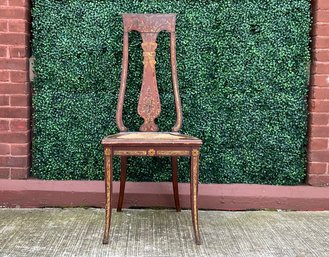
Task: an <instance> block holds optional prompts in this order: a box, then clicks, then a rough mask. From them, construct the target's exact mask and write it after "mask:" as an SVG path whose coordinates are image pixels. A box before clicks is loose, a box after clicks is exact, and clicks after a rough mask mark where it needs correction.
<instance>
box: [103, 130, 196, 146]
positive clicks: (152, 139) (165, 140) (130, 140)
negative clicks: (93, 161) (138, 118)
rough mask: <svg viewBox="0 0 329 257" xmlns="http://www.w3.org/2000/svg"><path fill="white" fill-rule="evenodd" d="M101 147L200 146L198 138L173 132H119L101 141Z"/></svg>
mask: <svg viewBox="0 0 329 257" xmlns="http://www.w3.org/2000/svg"><path fill="white" fill-rule="evenodd" d="M102 144H103V145H107V144H108V145H153V144H161V145H201V144H202V141H201V140H200V139H199V138H196V137H192V136H189V135H184V134H180V133H175V132H121V133H118V134H114V135H110V136H107V137H105V138H104V139H103V140H102Z"/></svg>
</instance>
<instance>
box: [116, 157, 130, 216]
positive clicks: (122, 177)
mask: <svg viewBox="0 0 329 257" xmlns="http://www.w3.org/2000/svg"><path fill="white" fill-rule="evenodd" d="M127 160H128V156H121V173H120V192H119V200H118V207H117V211H118V212H120V211H121V210H122V205H123V198H124V194H125V187H126V177H127Z"/></svg>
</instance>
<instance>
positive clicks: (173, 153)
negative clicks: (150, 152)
mask: <svg viewBox="0 0 329 257" xmlns="http://www.w3.org/2000/svg"><path fill="white" fill-rule="evenodd" d="M157 153H158V155H164V156H177V155H189V154H190V152H189V151H157Z"/></svg>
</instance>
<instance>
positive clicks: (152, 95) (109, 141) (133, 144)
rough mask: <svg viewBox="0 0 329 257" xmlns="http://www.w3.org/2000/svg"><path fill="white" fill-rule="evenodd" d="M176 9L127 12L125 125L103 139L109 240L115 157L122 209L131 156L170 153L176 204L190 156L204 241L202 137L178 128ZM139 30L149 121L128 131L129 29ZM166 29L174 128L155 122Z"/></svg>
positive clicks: (141, 107) (142, 106)
mask: <svg viewBox="0 0 329 257" xmlns="http://www.w3.org/2000/svg"><path fill="white" fill-rule="evenodd" d="M175 23H176V15H175V14H124V15H123V25H124V36H123V60H122V73H121V84H120V91H119V99H118V105H117V113H116V123H117V127H118V129H119V131H120V133H118V134H114V135H109V136H107V137H105V138H104V139H103V140H102V144H103V145H104V156H105V157H104V159H105V185H106V186H105V189H106V219H105V230H104V239H103V243H104V244H106V243H108V240H109V231H110V221H111V198H112V196H111V195H112V157H113V156H119V157H120V158H121V176H120V193H119V200H118V206H117V211H121V209H122V205H123V199H124V190H125V183H126V170H127V158H128V156H150V157H154V156H168V157H171V164H172V172H173V173H172V186H173V192H174V200H175V207H176V210H177V211H180V210H181V208H180V203H179V192H178V157H190V158H191V184H190V185H191V192H190V195H191V209H192V222H193V230H194V235H195V242H196V243H197V244H201V239H200V232H199V222H198V203H197V199H198V172H199V149H200V146H201V144H202V141H201V140H200V139H198V138H196V137H192V136H188V135H183V134H180V133H178V131H179V130H180V128H181V126H182V121H183V116H182V107H181V100H180V96H179V89H178V78H177V68H176V66H177V64H176V32H175ZM132 30H136V31H138V32H140V33H141V36H142V40H143V42H142V48H143V56H144V59H143V65H144V69H143V81H142V85H141V92H140V96H139V101H138V108H137V111H138V114H139V115H140V116H141V117H142V118H143V120H144V123H143V124H142V125H141V127H140V131H141V132H127V131H128V129H127V128H126V127H125V126H124V124H123V121H122V111H123V105H124V97H125V91H126V81H127V74H128V33H129V32H130V31H132ZM162 30H166V31H168V32H169V33H170V62H171V70H172V82H173V94H174V99H175V109H176V123H175V124H174V126H173V127H172V132H157V131H158V130H159V128H158V126H157V125H156V123H155V120H156V118H157V117H159V115H160V112H161V103H160V97H159V92H158V87H157V80H156V70H155V67H156V59H155V56H156V52H155V51H156V48H157V43H156V39H157V36H158V33H159V32H160V31H162Z"/></svg>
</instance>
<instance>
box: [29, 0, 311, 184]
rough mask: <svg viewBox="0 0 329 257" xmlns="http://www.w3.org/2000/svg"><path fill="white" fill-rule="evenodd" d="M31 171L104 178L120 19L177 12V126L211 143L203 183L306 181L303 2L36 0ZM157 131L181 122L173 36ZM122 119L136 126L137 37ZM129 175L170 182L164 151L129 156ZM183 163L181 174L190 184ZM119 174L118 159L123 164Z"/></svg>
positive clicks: (161, 68) (164, 48)
mask: <svg viewBox="0 0 329 257" xmlns="http://www.w3.org/2000/svg"><path fill="white" fill-rule="evenodd" d="M33 5H34V6H33V30H32V31H33V47H32V48H33V55H34V56H35V59H36V61H35V67H34V69H35V73H36V79H35V81H34V83H33V90H34V95H33V107H34V137H33V168H32V174H33V175H34V176H36V177H38V178H42V179H102V178H103V166H102V165H103V159H102V158H103V156H102V147H101V145H100V141H101V139H102V138H103V137H104V136H105V135H108V134H111V133H116V132H117V129H116V126H115V108H116V103H117V94H118V89H119V79H120V71H121V58H122V35H123V32H122V29H123V28H122V21H121V14H122V13H125V12H137V13H169V12H170V13H177V59H178V76H179V86H180V91H181V96H182V102H183V112H184V125H183V130H182V132H184V133H188V134H191V135H195V136H198V137H200V138H201V139H203V140H204V146H203V148H202V156H201V157H202V159H201V167H200V169H201V170H200V172H201V173H200V180H201V182H204V183H262V184H298V183H301V182H303V179H304V176H305V166H306V165H305V164H306V160H305V156H306V149H305V146H306V131H307V85H308V75H309V74H308V70H309V61H310V56H309V29H310V22H311V20H310V3H309V1H308V0H221V1H219V0H218V1H210V0H177V1H154V0H149V1H137V0H34V1H33ZM158 41H159V48H158V50H157V66H156V67H157V76H158V84H159V91H160V94H161V103H162V110H163V111H162V113H161V116H160V118H159V120H158V123H159V126H160V128H161V129H162V130H164V131H165V130H170V128H171V126H172V125H173V124H174V122H175V116H174V104H173V97H172V87H171V74H170V63H169V35H168V34H166V33H165V32H163V33H160V35H159V40H158ZM130 42H131V46H130V57H129V60H130V67H129V77H128V84H127V96H126V102H125V113H124V114H125V118H124V120H125V123H126V124H127V126H128V127H129V128H130V129H132V130H133V129H138V127H139V125H140V124H141V119H140V118H139V116H138V115H137V101H138V93H139V90H140V86H141V78H142V52H141V50H140V42H141V38H140V36H139V35H138V33H131V34H130ZM130 163H131V164H132V163H133V165H130V166H129V169H128V177H129V179H130V180H134V181H166V180H169V179H170V177H171V171H170V165H169V164H170V163H169V158H146V159H143V158H132V159H130ZM188 165H189V162H188V160H187V159H184V158H181V159H180V175H179V176H180V181H187V180H188V179H189V168H188ZM116 167H117V169H116V174H115V177H116V179H117V178H118V160H117V161H116Z"/></svg>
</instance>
